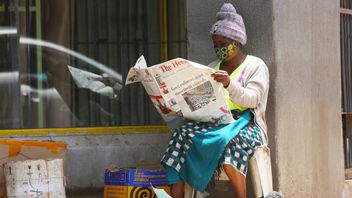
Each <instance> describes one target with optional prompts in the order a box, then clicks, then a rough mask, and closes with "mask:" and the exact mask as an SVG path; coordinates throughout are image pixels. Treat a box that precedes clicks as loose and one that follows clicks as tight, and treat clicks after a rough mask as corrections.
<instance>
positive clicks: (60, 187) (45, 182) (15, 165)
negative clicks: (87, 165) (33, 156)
mask: <svg viewBox="0 0 352 198" xmlns="http://www.w3.org/2000/svg"><path fill="white" fill-rule="evenodd" d="M4 171H5V177H6V189H7V197H8V198H19V197H23V198H24V197H28V198H29V197H38V198H39V197H42V198H45V197H55V198H66V193H65V185H64V183H65V177H64V169H63V160H62V159H45V160H44V159H41V160H24V161H13V162H8V163H6V164H5V168H4Z"/></svg>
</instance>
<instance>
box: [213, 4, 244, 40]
mask: <svg viewBox="0 0 352 198" xmlns="http://www.w3.org/2000/svg"><path fill="white" fill-rule="evenodd" d="M216 18H217V21H216V22H215V24H214V25H213V26H212V27H211V30H210V34H211V35H220V36H224V37H227V38H229V39H232V40H236V41H238V42H240V43H241V44H242V45H245V44H246V42H247V35H246V28H245V27H244V23H243V19H242V17H241V15H239V14H237V12H236V9H235V7H233V5H232V4H231V3H224V5H222V7H221V8H220V11H219V12H218V13H216Z"/></svg>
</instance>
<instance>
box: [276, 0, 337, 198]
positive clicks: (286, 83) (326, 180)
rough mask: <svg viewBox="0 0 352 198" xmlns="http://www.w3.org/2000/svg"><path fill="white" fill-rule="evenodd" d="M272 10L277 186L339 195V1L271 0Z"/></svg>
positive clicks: (298, 193)
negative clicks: (298, 0) (300, 0)
mask: <svg viewBox="0 0 352 198" xmlns="http://www.w3.org/2000/svg"><path fill="white" fill-rule="evenodd" d="M273 10H274V14H273V19H274V20H273V33H274V39H273V45H274V61H273V62H274V64H273V67H275V70H276V76H275V80H274V82H272V88H273V89H274V90H275V96H274V100H275V103H274V107H275V111H274V113H275V120H274V122H275V128H274V132H275V145H276V151H275V154H274V156H273V157H274V159H275V166H276V168H275V169H276V176H277V178H276V179H277V180H278V185H277V188H279V189H281V190H283V191H285V193H286V194H287V195H288V197H341V191H342V187H343V180H344V178H343V151H342V126H341V85H340V84H341V77H340V39H339V38H340V35H339V29H340V27H339V1H336V0H335V1H331V0H324V1H319V3H318V4H317V3H316V1H314V0H307V1H304V3H303V2H297V1H293V0H288V1H284V2H283V1H278V0H274V1H273ZM273 83H274V84H273ZM269 116H270V115H269Z"/></svg>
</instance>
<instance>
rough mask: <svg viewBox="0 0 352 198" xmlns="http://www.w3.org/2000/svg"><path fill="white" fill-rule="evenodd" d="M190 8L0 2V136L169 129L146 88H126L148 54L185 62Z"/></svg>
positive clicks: (155, 0)
mask: <svg viewBox="0 0 352 198" xmlns="http://www.w3.org/2000/svg"><path fill="white" fill-rule="evenodd" d="M185 4H186V3H185V1H184V0H182V1H166V0H148V1H144V0H129V1H117V0H89V1H87V0H0V27H1V28H0V32H2V33H0V53H1V55H0V91H1V94H0V128H2V129H18V128H56V127H65V128H66V127H98V126H122V125H155V124H163V121H162V120H161V118H160V116H159V115H158V113H157V111H156V110H155V109H154V107H153V106H152V104H151V102H150V100H149V98H148V96H147V95H146V93H145V91H144V88H143V87H142V86H141V84H132V85H129V86H123V84H124V81H125V76H126V75H127V72H128V70H129V68H130V67H131V66H133V64H134V63H135V61H136V60H137V59H138V57H139V56H140V55H142V54H143V55H144V57H145V58H146V60H147V63H148V65H154V64H158V63H160V62H163V61H166V60H168V59H171V58H175V57H184V58H186V56H187V54H186V51H187V49H186V25H185V22H186V19H185V16H186V13H185ZM5 30H6V31H5ZM11 31H12V32H11Z"/></svg>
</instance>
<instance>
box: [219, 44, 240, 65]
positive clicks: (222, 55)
mask: <svg viewBox="0 0 352 198" xmlns="http://www.w3.org/2000/svg"><path fill="white" fill-rule="evenodd" d="M235 49H236V43H235V42H233V43H231V44H229V45H228V46H224V47H216V48H215V53H216V56H217V57H218V59H219V60H221V61H225V60H227V59H228V58H229V57H230V56H231V55H232V54H233V53H234V51H235Z"/></svg>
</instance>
